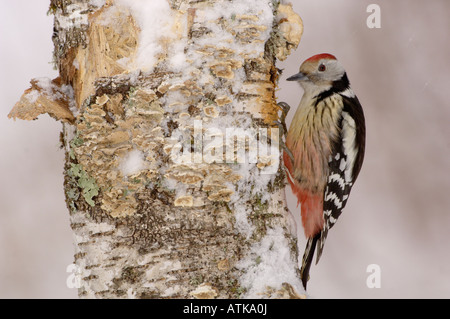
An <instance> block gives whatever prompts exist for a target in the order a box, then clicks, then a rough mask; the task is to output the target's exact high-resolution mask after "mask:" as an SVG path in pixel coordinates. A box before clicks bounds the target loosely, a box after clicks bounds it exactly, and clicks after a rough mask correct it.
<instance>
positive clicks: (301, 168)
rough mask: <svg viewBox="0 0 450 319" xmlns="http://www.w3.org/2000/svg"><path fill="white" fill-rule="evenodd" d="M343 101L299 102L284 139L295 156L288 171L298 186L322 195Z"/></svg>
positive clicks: (336, 97) (332, 99) (333, 98)
mask: <svg viewBox="0 0 450 319" xmlns="http://www.w3.org/2000/svg"><path fill="white" fill-rule="evenodd" d="M341 105H342V98H340V96H331V97H329V98H327V99H324V100H323V101H321V102H319V103H317V104H315V103H314V100H313V99H310V100H309V101H308V97H306V98H305V96H304V98H303V99H302V101H301V103H300V105H299V107H298V109H297V111H296V113H295V115H294V118H293V120H292V123H291V126H290V128H289V131H288V134H287V137H286V146H287V147H288V149H289V150H291V152H292V154H293V156H294V163H293V165H292V169H291V170H290V174H291V176H292V177H293V178H294V179H295V180H296V182H297V183H298V186H299V187H301V188H303V189H308V190H310V191H312V192H322V191H323V189H324V187H325V185H326V181H327V175H328V158H329V156H330V154H331V152H332V144H333V142H334V141H335V140H336V139H337V138H338V136H339V125H338V123H339V117H340V112H341V110H342V106H341Z"/></svg>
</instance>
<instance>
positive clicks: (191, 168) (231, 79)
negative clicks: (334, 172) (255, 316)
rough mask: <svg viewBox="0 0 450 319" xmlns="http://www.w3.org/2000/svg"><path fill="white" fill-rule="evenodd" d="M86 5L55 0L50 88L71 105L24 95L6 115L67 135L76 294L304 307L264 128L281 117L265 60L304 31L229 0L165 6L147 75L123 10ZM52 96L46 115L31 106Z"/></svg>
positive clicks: (273, 12) (134, 21)
mask: <svg viewBox="0 0 450 319" xmlns="http://www.w3.org/2000/svg"><path fill="white" fill-rule="evenodd" d="M158 1H162V0H158ZM164 1H165V0H164ZM254 1H257V0H254ZM254 1H252V2H254ZM94 2H95V3H97V4H98V3H99V2H100V1H86V0H85V1H81V0H78V1H76V0H52V1H51V6H50V11H51V12H52V13H53V14H55V34H54V36H53V39H54V43H55V52H54V54H55V63H56V65H57V66H58V69H59V72H60V78H59V80H58V81H59V82H58V81H53V82H52V83H53V84H52V85H54V86H56V87H58V88H62V87H70V88H71V89H72V90H71V91H70V92H71V93H70V94H65V95H61V99H55V98H54V96H55V95H54V94H53V95H51V98H49V97H48V94H47V95H46V94H44V93H42V92H44V91H46V89H47V91H48V88H44V89H41V90H39V89H37V88H36V87H35V86H33V88H32V89H31V90H36V91H37V93H36V96H38V98H37V99H36V100H35V101H33V99H31V100H30V99H29V98H27V95H29V94H30V91H29V90H28V91H26V92H25V94H24V97H22V100H21V102H19V103H18V104H17V105H16V107H15V108H14V110H13V111H12V112H11V113H10V117H15V118H22V119H34V118H36V117H37V116H38V115H39V114H42V113H49V114H50V115H52V116H54V117H55V118H56V119H58V120H61V121H63V123H64V124H63V130H64V132H63V137H64V138H63V140H64V146H65V149H66V164H65V183H64V187H65V193H66V202H67V206H68V208H69V211H70V216H71V226H72V229H73V231H74V234H75V243H76V253H75V264H76V265H77V266H78V267H79V269H80V272H81V279H82V286H81V288H80V289H79V296H80V297H85V298H237V297H256V296H258V297H259V296H261V297H269V298H286V297H287V298H296V297H301V293H302V290H301V288H300V287H301V284H300V280H299V278H298V271H297V262H296V261H297V250H296V235H295V233H294V234H292V232H291V230H292V229H295V227H294V226H293V225H292V223H293V221H292V218H291V217H290V215H289V212H288V211H287V209H286V203H285V199H284V175H283V172H282V170H281V168H280V161H279V159H280V158H279V153H278V152H274V150H278V135H277V131H276V130H270V128H271V127H272V124H271V123H273V121H274V120H277V119H278V111H279V110H278V107H277V105H276V100H275V98H276V97H275V88H276V84H277V79H278V72H279V71H278V70H277V68H276V67H275V61H276V59H277V58H278V59H280V60H283V59H285V58H286V56H287V55H288V54H289V52H290V50H291V49H293V48H296V47H297V45H298V43H299V41H300V37H301V34H302V25H301V19H300V18H299V17H298V15H296V14H295V13H294V12H293V11H292V7H291V6H289V5H283V4H279V3H278V2H277V1H267V0H258V1H257V2H258V4H260V7H261V9H259V10H256V11H255V9H254V8H252V6H251V4H248V5H247V6H246V7H245V6H244V7H241V8H245V10H243V11H242V12H234V13H233V12H232V11H229V10H231V9H230V7H229V6H230V4H231V3H232V2H228V1H219V0H208V1H206V0H205V1H198V0H197V1H193V0H171V1H168V3H169V4H170V7H169V9H168V10H170V11H168V12H169V17H168V18H167V19H168V20H170V22H169V25H170V30H171V31H172V32H171V33H170V34H168V35H165V34H161V36H159V37H158V38H156V40H155V41H156V43H157V44H158V45H159V46H160V47H161V48H162V49H161V50H160V51H158V52H157V54H156V55H155V56H154V60H153V61H154V63H153V64H152V65H151V66H150V68H149V67H148V65H147V66H146V67H143V65H142V62H141V60H142V57H140V56H139V54H140V52H141V51H140V50H142V46H143V43H144V41H145V38H144V37H143V33H144V32H148V30H147V29H145V26H143V25H142V24H140V22H139V17H138V16H136V12H135V11H133V8H131V7H129V6H127V5H126V1H117V2H113V1H106V2H105V3H102V5H101V6H99V7H96V6H95V5H93V4H92V3H94ZM236 2H239V3H240V4H241V6H242V5H243V4H244V3H245V1H236ZM124 3H125V4H124ZM161 5H164V4H163V3H162V2H161ZM221 9H222V10H223V12H224V13H223V15H221V14H220V12H217V11H218V10H219V11H220V10H221ZM264 10H265V14H266V16H267V12H270V17H271V19H270V21H269V23H268V22H267V21H265V20H264V18H263V17H264ZM269 10H270V11H269ZM212 12H216V13H215V14H212ZM229 12H231V14H230V13H229ZM212 16H214V17H215V18H214V19H211V17H212ZM154 32H157V31H156V30H155V31H154ZM219 34H220V36H219ZM220 39H222V42H220V41H219V40H220ZM140 59H141V60H140ZM179 65H181V67H179ZM41 91H42V92H41ZM56 91H58V90H56ZM59 91H64V90H61V89H59ZM66 91H67V90H65V91H64V92H66ZM40 93H42V94H40ZM24 100H26V101H28V104H26V103H24ZM48 100H52V101H53V102H54V104H55V105H53V106H48V107H45V108H42V107H40V106H39V105H38V104H39V103H40V104H41V105H42V104H47V103H46V102H45V101H48ZM33 102H36V103H35V108H36V109H38V110H39V112H37V111H36V110H33V105H32V104H33ZM30 104H31V105H30ZM48 104H51V103H48ZM30 110H32V111H30ZM55 110H58V112H57V111H55ZM226 127H228V128H230V130H225V128H226ZM228 133H232V134H234V135H235V136H236V138H235V137H234V135H232V138H227V134H228ZM242 134H244V136H245V134H247V140H248V141H247V143H246V139H245V138H243V139H241V136H242ZM235 140H236V141H235ZM199 141H200V142H199ZM211 141H215V143H214V144H212V143H210V142H211ZM252 141H253V142H252ZM235 143H236V145H237V146H240V147H241V150H243V151H244V153H245V154H247V155H244V157H243V158H242V157H241V156H242V154H241V153H240V151H239V149H235ZM208 147H209V149H208ZM261 147H265V148H267V149H270V150H271V151H272V152H268V153H267V154H266V153H261V152H260V149H261ZM229 149H231V150H232V151H231V152H228V153H226V152H225V150H229ZM256 150H257V151H258V152H257V153H255V154H257V155H256V157H255V159H256V160H255V161H254V162H250V160H249V158H250V157H251V155H248V154H253V153H252V152H255V151H256ZM275 155H276V156H275ZM246 156H247V157H246ZM242 159H244V161H242ZM264 249H266V250H267V251H268V254H267V255H266V254H265V250H264ZM279 251H280V252H283V251H287V252H288V254H286V255H283V254H281V253H279V254H277V252H279ZM270 254H273V256H274V257H273V258H276V259H278V258H279V260H276V263H277V264H279V265H276V269H275V270H274V268H273V267H274V265H273V260H272V261H271V260H268V258H267V256H268V255H270ZM271 256H272V255H271ZM269 259H270V258H269ZM271 271H272V272H274V271H275V272H276V273H274V274H273V276H271V274H270V272H271ZM280 272H281V275H280ZM284 273H286V274H284ZM290 274H292V275H290ZM258 276H259V277H262V279H261V280H263V281H264V280H266V278H271V280H268V281H267V282H263V283H261V282H257V281H258V278H257V277H258Z"/></svg>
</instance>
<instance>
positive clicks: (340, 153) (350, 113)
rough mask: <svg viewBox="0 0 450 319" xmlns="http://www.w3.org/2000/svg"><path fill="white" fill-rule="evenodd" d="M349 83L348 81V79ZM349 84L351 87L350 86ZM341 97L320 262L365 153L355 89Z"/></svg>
mask: <svg viewBox="0 0 450 319" xmlns="http://www.w3.org/2000/svg"><path fill="white" fill-rule="evenodd" d="M346 81H347V82H348V80H347V79H346ZM348 85H349V84H348ZM334 94H340V95H341V94H347V95H341V96H342V102H343V108H342V112H341V119H340V124H339V131H340V135H339V136H338V138H337V139H336V140H335V141H334V143H333V149H332V154H331V155H330V156H329V161H328V167H329V171H328V178H327V185H326V187H325V192H324V196H323V216H324V221H325V222H324V226H323V229H322V231H321V233H320V239H319V240H318V247H317V257H316V263H317V262H319V259H320V257H321V255H322V251H323V247H324V244H325V239H326V237H327V235H328V230H329V229H330V228H332V227H333V226H334V225H335V223H336V221H337V219H338V218H339V216H340V215H341V213H342V211H343V209H344V207H345V205H346V204H347V200H348V198H349V196H350V191H351V189H352V186H353V183H354V182H355V181H356V178H357V177H358V175H359V172H360V170H361V166H362V162H363V160H364V152H365V135H366V134H365V130H366V127H365V120H364V113H363V110H362V107H361V104H360V103H359V101H358V98H357V97H356V96H355V95H354V94H353V92H352V91H351V89H349V88H347V89H345V90H344V91H343V92H336V93H334Z"/></svg>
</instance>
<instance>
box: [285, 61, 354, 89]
mask: <svg viewBox="0 0 450 319" xmlns="http://www.w3.org/2000/svg"><path fill="white" fill-rule="evenodd" d="M345 76H346V74H345V70H344V68H343V67H342V66H341V64H340V63H339V62H338V60H337V59H336V57H335V56H334V55H331V54H328V53H322V54H317V55H315V56H313V57H310V58H309V59H307V60H306V61H305V62H303V63H302V65H301V66H300V72H299V73H297V74H295V75H293V76H291V77H289V78H287V80H288V81H297V82H299V83H300V85H301V86H302V87H303V89H304V90H305V91H309V90H313V91H326V90H328V89H330V88H331V87H332V86H333V85H334V83H336V82H338V81H341V80H342V79H343V78H344V77H345Z"/></svg>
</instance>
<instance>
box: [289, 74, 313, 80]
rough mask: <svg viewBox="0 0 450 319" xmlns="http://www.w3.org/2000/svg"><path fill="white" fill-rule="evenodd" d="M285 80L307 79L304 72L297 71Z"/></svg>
mask: <svg viewBox="0 0 450 319" xmlns="http://www.w3.org/2000/svg"><path fill="white" fill-rule="evenodd" d="M286 80H287V81H305V80H308V77H307V76H306V74H305V73H302V72H299V73H297V74H294V75H293V76H291V77H288V78H287V79H286Z"/></svg>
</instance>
